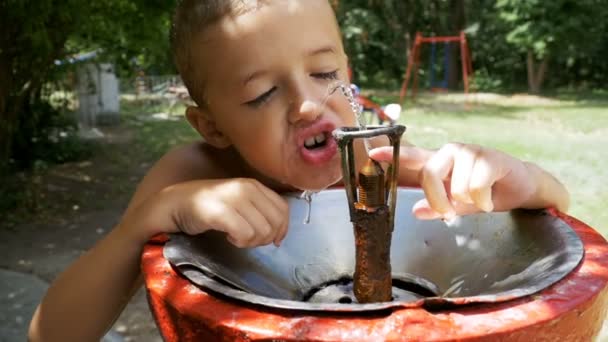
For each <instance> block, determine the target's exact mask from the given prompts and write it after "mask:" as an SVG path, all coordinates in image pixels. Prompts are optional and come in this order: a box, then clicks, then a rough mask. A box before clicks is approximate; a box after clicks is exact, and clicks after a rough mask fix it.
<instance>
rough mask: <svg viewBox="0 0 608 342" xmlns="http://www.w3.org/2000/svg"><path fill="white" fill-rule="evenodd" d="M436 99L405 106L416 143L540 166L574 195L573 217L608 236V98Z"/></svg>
mask: <svg viewBox="0 0 608 342" xmlns="http://www.w3.org/2000/svg"><path fill="white" fill-rule="evenodd" d="M563 98H567V99H560V98H557V99H556V98H553V99H548V98H538V97H531V96H523V95H519V96H517V95H516V96H498V95H482V94H480V95H473V96H470V97H469V103H466V102H465V98H464V97H463V96H455V95H451V96H450V95H437V96H426V97H424V96H423V97H422V98H420V99H419V100H418V101H417V102H416V103H406V105H405V108H404V111H403V113H402V116H401V123H403V124H405V125H406V126H407V127H408V130H407V132H406V136H407V139H408V140H410V141H411V142H412V143H414V144H416V145H419V146H424V147H432V148H437V147H440V146H441V145H443V144H445V143H447V142H453V141H457V142H464V143H475V144H480V145H483V146H489V147H493V148H496V149H500V150H502V151H505V152H507V153H510V154H512V155H515V156H517V157H519V158H521V159H524V160H529V161H533V162H535V163H537V164H539V165H540V166H542V167H543V168H545V169H546V170H549V171H550V172H552V173H553V174H554V175H556V176H557V177H558V178H559V179H560V180H561V181H562V182H563V183H564V184H565V185H566V187H567V188H568V190H569V191H570V193H571V199H572V201H571V203H572V204H571V209H570V212H569V213H570V214H571V215H573V216H575V217H577V218H579V219H581V220H582V221H585V222H586V223H588V224H590V225H591V226H593V227H595V228H596V229H598V230H599V231H600V232H602V234H603V235H604V236H608V211H606V210H604V205H605V204H607V203H608V191H606V188H605V184H606V183H608V168H607V166H608V149H607V148H606V146H608V98H604V99H602V98H594V99H590V100H586V99H577V98H574V99H572V98H571V97H563Z"/></svg>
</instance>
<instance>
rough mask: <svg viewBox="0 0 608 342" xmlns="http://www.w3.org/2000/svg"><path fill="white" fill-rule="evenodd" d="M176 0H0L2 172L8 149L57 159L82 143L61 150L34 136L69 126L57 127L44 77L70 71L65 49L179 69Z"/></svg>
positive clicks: (19, 155) (122, 64)
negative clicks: (173, 21) (173, 35)
mask: <svg viewBox="0 0 608 342" xmlns="http://www.w3.org/2000/svg"><path fill="white" fill-rule="evenodd" d="M174 4H175V2H174V1H162V0H107V1H79V0H65V1H61V2H56V1H51V0H4V1H1V2H0V22H1V23H2V25H3V28H2V30H0V175H1V174H3V173H4V172H6V170H7V166H6V165H7V163H6V161H7V160H9V158H10V157H11V156H12V158H13V159H14V160H16V161H18V163H16V164H18V165H29V164H31V162H33V161H35V160H36V159H35V158H36V155H37V153H38V152H40V153H39V154H41V155H44V156H46V157H45V160H46V159H51V160H56V161H61V160H66V159H71V158H72V155H73V154H78V153H72V152H74V151H75V150H76V149H77V148H75V147H74V148H72V147H70V148H68V149H67V150H65V149H60V148H58V151H59V150H61V151H62V152H58V153H57V154H53V153H51V154H53V156H51V155H49V154H48V153H47V152H42V151H40V150H39V149H38V146H36V144H35V143H34V142H35V141H44V139H46V138H44V137H43V136H47V135H49V134H50V136H52V133H50V132H49V130H53V129H59V130H62V131H64V132H68V131H70V127H69V126H63V127H57V126H56V125H55V123H52V122H51V121H49V120H48V117H50V116H52V115H50V116H49V114H48V113H49V110H48V108H46V107H45V102H47V101H48V97H47V98H45V97H43V91H42V90H43V87H44V86H45V85H46V84H48V83H52V82H55V81H57V80H60V79H63V78H66V76H67V75H69V73H70V72H71V71H72V70H71V69H72V68H73V67H74V65H71V64H66V63H65V61H66V60H67V59H68V57H70V56H72V55H74V54H77V53H81V52H89V51H98V52H100V53H101V56H100V57H99V58H100V59H101V60H103V61H105V62H114V63H115V64H116V65H117V66H118V67H119V70H120V71H121V72H122V74H123V75H125V74H130V73H134V72H136V71H137V70H138V69H144V70H146V71H148V72H150V71H152V72H154V71H155V72H159V73H161V72H162V73H165V72H174V69H173V68H172V63H171V58H170V57H169V43H168V31H169V25H170V24H169V22H170V20H169V18H170V16H171V12H172V8H173V6H174ZM56 61H64V63H56ZM70 136H71V135H70ZM66 141H67V140H66ZM73 145H74V144H73ZM57 146H59V145H57ZM62 146H63V145H62ZM30 150H33V151H34V153H30V152H29V151H30ZM24 151H28V152H27V153H25V152H24ZM36 151H38V152H36ZM26 156H30V157H29V158H30V160H28V161H26V160H25V159H26Z"/></svg>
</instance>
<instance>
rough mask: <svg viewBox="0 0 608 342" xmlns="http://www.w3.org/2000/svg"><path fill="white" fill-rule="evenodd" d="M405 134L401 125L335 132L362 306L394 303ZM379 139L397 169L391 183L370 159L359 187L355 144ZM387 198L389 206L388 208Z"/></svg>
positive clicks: (392, 171)
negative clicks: (394, 243) (383, 138)
mask: <svg viewBox="0 0 608 342" xmlns="http://www.w3.org/2000/svg"><path fill="white" fill-rule="evenodd" d="M404 131H405V127H404V126H401V125H397V126H390V127H385V126H376V127H368V128H367V129H360V128H352V127H345V128H341V129H337V130H336V131H334V137H335V138H336V140H337V141H338V146H339V147H340V152H341V156H342V174H343V178H344V187H345V189H346V196H347V199H348V202H349V203H348V204H349V209H350V218H351V222H352V223H353V227H354V233H355V272H354V275H353V278H354V284H353V287H354V294H355V297H356V298H357V301H358V302H359V303H377V302H388V301H391V299H392V275H391V263H390V248H391V238H392V232H393V226H394V213H395V206H396V199H397V198H396V191H397V175H398V170H399V165H398V163H397V161H398V157H399V143H400V140H401V136H402V135H403V132H404ZM379 135H387V136H388V137H389V139H390V141H391V145H392V146H393V165H392V166H391V168H390V170H389V173H388V175H389V179H388V182H387V181H385V174H384V170H383V169H382V167H381V166H380V164H379V163H378V162H376V161H374V160H372V159H368V160H367V162H366V164H365V165H364V166H363V168H362V169H361V170H360V172H359V184H357V185H356V184H355V182H356V178H355V170H354V165H355V164H356V163H355V160H354V152H353V140H354V139H356V138H370V137H374V136H379ZM387 183H388V184H387ZM357 188H358V190H359V191H358V193H357V190H356V189H357ZM386 188H388V190H387V189H386ZM387 198H388V200H389V205H387V204H386V201H387Z"/></svg>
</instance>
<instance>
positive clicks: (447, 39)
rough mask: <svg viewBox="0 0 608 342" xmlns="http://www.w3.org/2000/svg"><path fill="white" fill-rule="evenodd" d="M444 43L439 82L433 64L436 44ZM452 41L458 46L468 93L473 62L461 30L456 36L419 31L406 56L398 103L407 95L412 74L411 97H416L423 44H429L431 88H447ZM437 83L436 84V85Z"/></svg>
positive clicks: (466, 92)
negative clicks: (405, 69) (441, 74)
mask: <svg viewBox="0 0 608 342" xmlns="http://www.w3.org/2000/svg"><path fill="white" fill-rule="evenodd" d="M438 43H443V44H444V65H443V70H444V78H443V80H442V82H441V83H436V82H435V64H436V58H437V44H438ZM453 43H457V44H458V47H459V48H460V60H461V65H462V81H463V85H464V92H465V94H468V93H469V77H470V75H471V74H472V73H473V64H472V61H471V52H470V50H469V45H468V42H467V38H466V35H465V33H464V32H463V31H461V32H460V34H459V35H458V36H444V37H423V36H422V34H421V33H420V32H418V33H416V39H415V40H414V44H413V46H412V50H411V51H410V55H409V58H408V64H407V71H406V73H405V78H404V81H403V84H402V86H401V92H400V94H399V100H400V103H403V101H404V100H405V98H406V97H407V91H408V86H409V84H410V80H411V78H412V74H413V84H412V98H415V97H416V94H417V91H418V72H417V70H418V67H419V66H420V64H421V61H420V53H421V50H422V46H423V44H431V53H430V63H429V69H430V71H429V78H430V84H431V89H432V90H434V91H438V90H444V89H447V85H448V78H449V71H450V70H449V58H450V50H451V48H452V45H451V44H453ZM436 85H437V86H436Z"/></svg>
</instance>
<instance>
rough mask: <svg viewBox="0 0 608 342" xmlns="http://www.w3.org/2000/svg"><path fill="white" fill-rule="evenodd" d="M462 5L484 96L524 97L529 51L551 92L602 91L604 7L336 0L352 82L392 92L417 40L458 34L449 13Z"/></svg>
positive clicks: (584, 0)
mask: <svg viewBox="0 0 608 342" xmlns="http://www.w3.org/2000/svg"><path fill="white" fill-rule="evenodd" d="M460 5H463V6H464V7H465V12H466V21H465V23H464V25H462V26H461V28H464V29H465V31H466V32H467V37H468V40H469V44H470V46H471V52H472V56H473V68H474V70H476V71H479V72H476V75H478V76H479V75H481V77H483V78H484V79H483V80H480V81H475V82H476V85H478V86H481V87H482V88H483V89H488V90H489V89H495V87H500V88H501V89H503V90H519V89H525V88H526V87H527V78H526V76H527V74H526V59H525V57H526V55H525V53H526V52H527V51H528V49H530V50H532V51H534V53H535V55H536V57H537V58H542V57H544V56H545V55H548V56H549V57H550V60H549V61H550V63H549V71H548V75H547V82H548V85H549V86H550V87H553V88H555V87H564V86H567V87H572V88H583V89H587V88H596V87H605V79H606V78H607V77H608V59H606V56H608V35H607V34H606V32H607V31H608V21H606V20H605V18H606V17H608V0H580V1H579V0H556V1H543V0H460V1H458V0H436V1H422V0H341V1H340V4H339V9H338V19H339V22H340V25H341V27H342V29H343V32H344V40H345V46H346V49H347V53H348V55H349V57H350V60H351V63H352V65H353V67H354V69H355V76H356V79H355V81H356V82H358V83H359V84H360V85H361V86H363V87H378V86H380V87H387V88H391V89H395V88H396V86H395V85H398V84H400V83H401V81H402V79H403V73H404V71H405V68H406V65H407V62H406V61H407V57H408V46H411V44H412V42H413V37H414V35H415V33H416V32H418V31H419V32H421V33H422V34H423V35H425V36H433V35H454V34H456V33H457V31H458V29H457V26H458V25H456V24H455V19H456V18H454V13H456V12H455V11H454V8H455V7H454V6H460ZM425 49H426V51H425V50H423V55H422V66H421V67H422V69H423V71H424V70H426V69H428V46H425ZM558 71H559V72H558ZM488 77H489V78H490V79H491V80H492V82H489V83H488V82H487V81H488ZM421 84H422V83H421Z"/></svg>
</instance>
